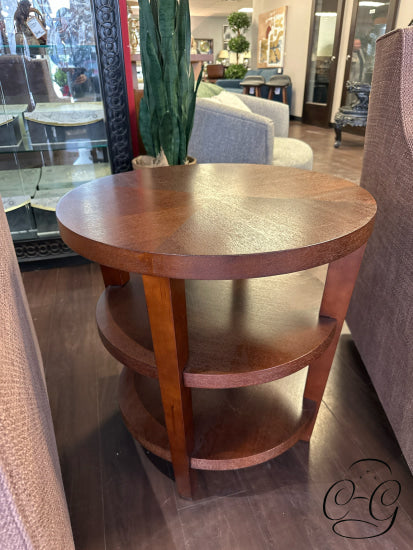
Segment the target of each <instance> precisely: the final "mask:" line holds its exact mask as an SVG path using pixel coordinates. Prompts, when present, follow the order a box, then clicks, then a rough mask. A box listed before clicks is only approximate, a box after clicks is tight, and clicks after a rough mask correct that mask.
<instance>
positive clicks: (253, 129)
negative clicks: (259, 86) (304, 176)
mask: <svg viewBox="0 0 413 550" xmlns="http://www.w3.org/2000/svg"><path fill="white" fill-rule="evenodd" d="M262 101H264V100H262ZM273 147H274V123H273V121H272V120H270V119H269V118H267V117H265V116H261V115H257V114H255V113H249V112H246V111H242V110H240V109H235V108H232V107H229V106H227V105H221V104H219V103H215V102H213V101H210V100H209V99H204V98H198V99H197V101H196V109H195V116H194V125H193V129H192V134H191V139H190V141H189V147H188V154H189V155H191V156H193V157H195V158H196V159H197V161H198V163H200V164H204V163H210V162H217V163H223V162H233V163H252V164H271V162H272V158H273Z"/></svg>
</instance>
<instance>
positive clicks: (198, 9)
mask: <svg viewBox="0 0 413 550" xmlns="http://www.w3.org/2000/svg"><path fill="white" fill-rule="evenodd" d="M189 7H190V10H191V15H193V16H202V17H213V16H224V15H228V14H230V13H232V12H233V11H238V10H239V9H241V8H252V0H189Z"/></svg>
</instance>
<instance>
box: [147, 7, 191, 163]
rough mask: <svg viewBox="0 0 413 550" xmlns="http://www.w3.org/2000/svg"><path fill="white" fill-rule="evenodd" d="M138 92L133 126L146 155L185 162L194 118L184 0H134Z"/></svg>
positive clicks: (186, 11)
mask: <svg viewBox="0 0 413 550" xmlns="http://www.w3.org/2000/svg"><path fill="white" fill-rule="evenodd" d="M139 18H140V44H141V62H142V72H143V82H144V94H143V98H142V100H141V104H140V111H139V129H140V133H141V136H142V141H143V144H144V146H145V149H146V152H147V154H148V155H151V156H153V157H157V156H158V155H159V154H160V153H161V151H162V150H163V152H164V153H165V156H166V158H167V160H168V163H169V164H170V165H175V164H185V160H186V157H187V151H188V142H189V138H190V137H191V131H192V125H193V121H194V111H195V99H196V92H197V90H198V86H199V83H200V81H201V77H202V72H201V74H200V75H199V78H198V81H197V84H196V87H195V82H194V72H193V69H192V66H191V59H190V50H191V22H190V14H189V4H188V0H150V1H149V0H139Z"/></svg>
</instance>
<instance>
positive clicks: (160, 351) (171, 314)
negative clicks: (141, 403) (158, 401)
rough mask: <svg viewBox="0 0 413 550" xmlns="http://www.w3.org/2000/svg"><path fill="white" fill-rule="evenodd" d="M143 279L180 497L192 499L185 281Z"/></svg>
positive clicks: (191, 421)
mask: <svg viewBox="0 0 413 550" xmlns="http://www.w3.org/2000/svg"><path fill="white" fill-rule="evenodd" d="M142 279H143V284H144V289H145V297H146V304H147V306H148V313H149V322H150V325H151V332H152V341H153V347H154V352H155V359H156V366H157V370H158V379H159V386H160V390H161V396H162V405H163V409H164V413H165V423H166V429H167V432H168V439H169V446H170V450H171V456H172V465H173V469H174V473H175V480H176V486H177V489H178V492H179V493H180V495H181V496H183V497H186V498H192V482H191V477H192V471H191V468H190V456H191V454H192V450H193V444H194V429H193V418H192V398H191V389H190V388H186V387H185V386H184V381H183V369H184V367H185V364H186V362H187V359H188V333H187V319H186V301H185V281H183V280H177V279H167V278H165V277H153V276H149V275H144V276H142Z"/></svg>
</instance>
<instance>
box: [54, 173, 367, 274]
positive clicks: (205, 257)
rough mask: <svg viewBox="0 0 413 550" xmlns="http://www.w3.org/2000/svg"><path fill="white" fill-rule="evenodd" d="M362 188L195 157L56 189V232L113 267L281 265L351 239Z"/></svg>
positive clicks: (146, 270)
mask: <svg viewBox="0 0 413 550" xmlns="http://www.w3.org/2000/svg"><path fill="white" fill-rule="evenodd" d="M375 212H376V205H375V202H374V199H373V198H372V197H371V195H370V194H369V193H368V192H367V191H365V190H364V189H361V188H359V187H357V186H355V185H354V184H352V183H351V182H348V181H346V180H342V179H339V178H334V177H331V176H328V175H326V174H317V173H315V172H311V171H307V170H295V169H292V168H281V167H274V166H263V165H259V166H257V165H247V164H240V165H228V164H220V165H195V166H190V167H188V166H173V167H169V168H168V169H164V168H159V169H150V170H149V169H142V170H138V171H134V172H127V173H123V174H117V175H115V176H108V177H106V178H102V179H100V180H96V181H95V182H91V183H88V184H85V185H83V186H81V187H79V188H77V189H74V190H72V191H71V192H70V193H68V194H67V195H65V197H63V198H62V200H61V201H60V202H59V204H58V207H57V217H58V220H59V225H60V231H61V234H62V238H63V239H64V240H65V242H66V243H67V244H68V245H69V246H70V247H71V248H72V249H73V250H75V251H76V252H78V253H80V254H82V255H83V256H85V257H87V258H89V259H91V260H94V261H96V262H98V263H100V264H103V265H108V266H109V267H115V268H117V269H121V270H123V271H128V272H130V271H132V272H139V273H142V274H147V275H157V276H164V277H170V278H177V279H245V278H252V277H262V276H269V275H276V274H281V273H290V272H293V271H299V270H302V269H309V268H311V267H314V266H317V265H322V264H323V263H329V262H331V261H334V260H336V259H338V258H340V257H342V256H345V255H346V254H349V253H350V252H352V251H354V250H356V249H357V248H359V247H360V246H361V245H362V244H363V243H364V242H366V240H367V238H368V236H369V235H370V233H371V231H372V228H373V222H374V217H375Z"/></svg>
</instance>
